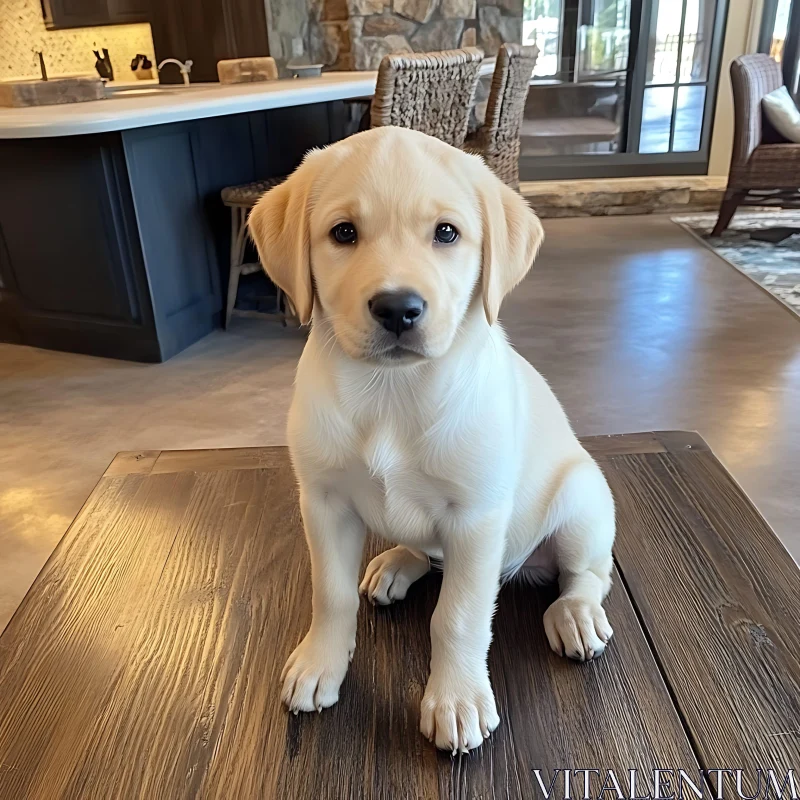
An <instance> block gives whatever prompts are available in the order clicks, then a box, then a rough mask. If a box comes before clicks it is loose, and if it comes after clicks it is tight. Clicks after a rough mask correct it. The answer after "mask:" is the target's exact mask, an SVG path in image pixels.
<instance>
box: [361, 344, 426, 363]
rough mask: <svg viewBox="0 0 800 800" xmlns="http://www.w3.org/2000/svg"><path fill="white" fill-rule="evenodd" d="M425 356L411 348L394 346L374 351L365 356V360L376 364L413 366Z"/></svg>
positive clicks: (400, 345)
mask: <svg viewBox="0 0 800 800" xmlns="http://www.w3.org/2000/svg"><path fill="white" fill-rule="evenodd" d="M425 358H427V356H426V355H425V353H423V352H420V351H419V350H417V349H416V348H414V347H412V346H407V345H403V344H395V345H391V346H389V347H384V348H383V349H380V350H379V349H375V350H372V351H371V352H370V353H368V354H367V360H368V361H372V362H375V363H378V364H391V365H401V364H413V363H416V362H419V361H423V360H424V359H425Z"/></svg>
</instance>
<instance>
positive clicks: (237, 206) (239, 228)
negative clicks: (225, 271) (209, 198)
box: [222, 175, 287, 328]
mask: <svg viewBox="0 0 800 800" xmlns="http://www.w3.org/2000/svg"><path fill="white" fill-rule="evenodd" d="M286 177H287V176H286V175H281V176H280V177H278V178H268V179H267V180H264V181H253V182H252V183H244V184H241V185H240V186H227V187H225V188H224V189H223V190H222V202H223V203H224V204H225V205H226V206H228V208H230V210H231V274H230V278H229V279H228V298H227V302H226V306H225V327H226V328H227V327H228V326H229V325H230V322H231V317H232V316H233V313H234V306H235V305H236V293H237V291H238V289H239V279H240V278H241V277H242V275H252V274H253V273H254V272H259V271H260V270H261V264H259V263H258V262H257V261H256V262H254V263H245V260H244V257H245V252H246V250H247V216H248V214H249V213H250V210H251V209H252V208H253V206H255V204H256V203H257V202H258V201H259V199H260V197H261V195H263V194H265V193H266V192H268V191H269V190H270V189H274V188H275V187H276V186H278V185H279V184H281V183H283V182H284V181H285V180H286ZM278 313H282V312H281V290H280V289H278ZM284 324H286V322H285V318H284Z"/></svg>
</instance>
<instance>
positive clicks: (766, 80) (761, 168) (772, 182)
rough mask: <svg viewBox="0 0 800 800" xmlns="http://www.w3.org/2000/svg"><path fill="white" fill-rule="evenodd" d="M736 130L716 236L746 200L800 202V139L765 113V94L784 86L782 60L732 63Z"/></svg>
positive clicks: (770, 203) (759, 203)
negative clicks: (790, 138) (782, 133)
mask: <svg viewBox="0 0 800 800" xmlns="http://www.w3.org/2000/svg"><path fill="white" fill-rule="evenodd" d="M731 84H732V86H733V108H734V133H733V153H732V155H731V169H730V173H729V175H728V188H727V189H726V191H725V195H724V196H723V199H722V205H721V206H720V210H719V217H718V219H717V224H716V225H715V226H714V230H713V231H712V232H711V235H712V236H720V235H721V234H722V232H723V231H724V230H725V229H726V228H727V227H728V225H729V223H730V221H731V219H732V218H733V215H734V213H736V209H737V208H738V207H739V206H740V205H751V206H752V205H755V206H775V207H777V208H798V207H800V192H799V188H800V144H788V143H783V142H782V141H781V138H780V137H779V136H778V135H777V133H776V132H775V131H774V129H773V128H772V126H771V125H770V124H769V121H768V120H766V119H765V118H764V117H763V114H762V111H761V99H762V98H763V97H764V96H765V95H767V94H769V93H770V92H774V91H775V90H776V89H779V88H780V87H781V86H783V75H782V73H781V68H780V65H779V64H778V63H777V62H776V61H774V60H773V59H772V58H770V57H769V56H768V55H765V54H763V53H758V54H755V55H747V56H740V57H739V58H737V59H734V61H733V63H732V64H731Z"/></svg>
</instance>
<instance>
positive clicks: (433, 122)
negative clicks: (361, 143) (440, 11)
mask: <svg viewBox="0 0 800 800" xmlns="http://www.w3.org/2000/svg"><path fill="white" fill-rule="evenodd" d="M481 61H483V52H482V51H481V50H478V49H477V48H475V47H466V48H464V49H463V50H446V51H444V52H441V53H397V54H395V55H388V56H384V58H383V61H381V65H380V68H379V69H378V82H377V85H376V87H375V97H374V98H373V100H372V111H371V123H372V127H373V128H378V127H381V126H383V125H398V126H400V127H401V128H413V129H414V130H416V131H422V133H427V134H428V135H430V136H435V137H436V138H437V139H441V140H442V141H443V142H447V143H448V144H451V145H453V146H454V147H461V146H462V145H463V144H464V140H465V139H466V137H467V124H468V123H469V112H470V109H471V108H472V104H473V102H474V101H475V90H476V88H477V86H478V78H479V77H480V67H481Z"/></svg>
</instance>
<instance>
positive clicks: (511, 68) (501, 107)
mask: <svg viewBox="0 0 800 800" xmlns="http://www.w3.org/2000/svg"><path fill="white" fill-rule="evenodd" d="M538 56H539V48H538V47H537V46H536V45H531V46H530V47H522V46H521V45H518V44H504V45H502V46H501V48H500V51H499V52H498V54H497V63H496V64H495V68H494V75H493V77H492V88H491V90H490V92H489V102H488V105H487V107H486V121H485V122H484V124H483V125H481V126H480V127H479V128H478V130H477V131H475V133H473V134H470V136H469V137H468V138H467V141H466V143H465V149H466V150H469V151H470V152H473V153H479V154H480V155H482V156H483V158H484V160H485V161H486V163H487V164H488V165H489V166H490V167H491V168H492V169H493V170H494V172H495V173H496V175H497V176H498V177H499V178H500V180H502V181H503V183H506V184H508V185H509V186H510V187H511V188H512V189H519V148H520V144H519V137H520V128H521V127H522V117H523V115H524V113H525V100H526V98H527V97H528V84H529V83H530V80H531V75H532V74H533V68H534V67H535V66H536V59H537V57H538Z"/></svg>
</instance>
